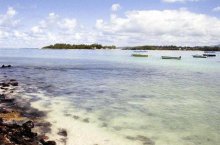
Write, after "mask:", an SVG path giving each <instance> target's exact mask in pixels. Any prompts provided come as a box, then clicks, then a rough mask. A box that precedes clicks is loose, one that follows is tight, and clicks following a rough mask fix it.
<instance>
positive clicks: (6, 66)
mask: <svg viewBox="0 0 220 145" xmlns="http://www.w3.org/2000/svg"><path fill="white" fill-rule="evenodd" d="M10 67H12V66H11V65H4V64H3V65H2V67H1V68H10Z"/></svg>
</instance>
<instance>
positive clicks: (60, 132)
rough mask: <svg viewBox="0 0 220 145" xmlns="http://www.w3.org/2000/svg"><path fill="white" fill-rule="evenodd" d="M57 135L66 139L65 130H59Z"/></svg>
mask: <svg viewBox="0 0 220 145" xmlns="http://www.w3.org/2000/svg"><path fill="white" fill-rule="evenodd" d="M58 135H61V136H64V137H67V131H66V130H65V129H60V130H59V132H58Z"/></svg>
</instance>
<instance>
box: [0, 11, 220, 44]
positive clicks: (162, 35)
mask: <svg viewBox="0 0 220 145" xmlns="http://www.w3.org/2000/svg"><path fill="white" fill-rule="evenodd" d="M16 14H17V11H16V10H14V9H13V8H8V10H7V11H6V12H5V13H4V14H0V47H42V46H45V45H49V44H54V43H77V44H79V43H87V44H88V43H102V44H104V45H111V44H114V45H118V46H128V45H146V44H152V45H171V44H172V45H213V44H220V40H219V37H220V19H219V18H216V17H212V16H208V15H204V14H199V13H194V12H191V11H189V10H187V9H183V8H182V9H178V10H142V11H139V10H134V11H127V12H125V14H124V16H123V15H122V16H118V15H116V14H115V13H113V14H111V15H110V19H109V20H105V19H97V21H96V23H95V24H94V27H92V28H91V26H90V27H89V26H87V25H85V26H86V27H85V26H84V27H83V26H82V25H81V24H80V23H79V22H78V21H77V20H76V19H75V18H65V17H61V16H59V15H57V14H55V13H49V14H48V15H47V17H45V18H44V19H42V20H40V21H39V22H38V23H35V25H33V26H28V27H27V26H25V23H23V25H22V27H19V25H18V24H19V22H20V23H21V21H19V20H18V19H17V15H16Z"/></svg>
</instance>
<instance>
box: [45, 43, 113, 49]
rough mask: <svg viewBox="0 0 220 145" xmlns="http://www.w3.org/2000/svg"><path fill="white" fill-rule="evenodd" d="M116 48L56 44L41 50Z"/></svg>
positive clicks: (96, 45) (111, 47) (109, 47)
mask: <svg viewBox="0 0 220 145" xmlns="http://www.w3.org/2000/svg"><path fill="white" fill-rule="evenodd" d="M115 48H116V46H114V45H112V46H102V45H101V44H91V45H87V44H79V45H76V44H65V43H57V44H54V45H49V46H45V47H43V49H115Z"/></svg>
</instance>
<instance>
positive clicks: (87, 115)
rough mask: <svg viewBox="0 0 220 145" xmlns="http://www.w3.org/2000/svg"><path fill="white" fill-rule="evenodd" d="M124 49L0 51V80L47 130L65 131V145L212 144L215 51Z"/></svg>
mask: <svg viewBox="0 0 220 145" xmlns="http://www.w3.org/2000/svg"><path fill="white" fill-rule="evenodd" d="M132 53H133V52H132V51H122V50H39V49H0V64H11V65H13V66H14V67H13V68H12V69H0V73H1V74H0V78H1V80H2V79H3V78H4V76H8V77H10V78H15V79H17V80H19V82H21V85H22V87H24V88H25V90H26V91H25V92H24V94H25V95H26V96H29V97H32V98H35V99H33V100H35V102H33V106H35V107H38V108H39V109H41V110H45V111H48V118H47V119H48V120H49V121H52V123H53V124H54V128H57V129H59V128H60V127H62V128H65V129H67V130H68V131H69V132H70V133H69V136H68V141H67V144H69V145H72V144H73V143H74V144H75V145H77V144H79V145H83V143H84V144H85V145H90V144H91V145H94V143H96V142H97V144H99V145H101V144H103V145H107V144H116V145H128V144H131V145H136V144H137V145H138V144H140V145H141V144H144V145H152V144H155V145H219V143H220V89H219V88H220V54H219V53H216V54H217V57H215V58H207V59H195V58H192V55H193V54H202V53H203V52H192V51H148V54H149V58H134V57H131V54H132ZM161 55H172V56H180V55H181V56H182V60H162V59H160V56H161ZM36 98H38V99H36ZM77 123H78V124H77ZM77 126H78V128H77ZM79 126H80V127H79ZM83 127H84V128H83ZM93 127H94V128H95V129H94V128H93ZM76 130H78V132H75V131H76ZM54 132H56V130H55V131H54ZM100 132H103V133H105V134H104V135H103V133H100ZM77 134H79V136H77ZM95 134H96V135H95ZM108 135H109V136H110V137H108ZM54 136H55V135H54ZM89 137H92V139H91V138H90V139H89ZM105 137H106V138H105ZM79 138H81V139H82V140H79ZM84 138H85V139H87V140H83V139H84ZM116 138H117V139H116ZM102 139H103V142H102V141H100V140H102ZM115 140H116V141H115ZM117 140H120V141H118V142H117ZM99 141H100V142H99Z"/></svg>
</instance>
